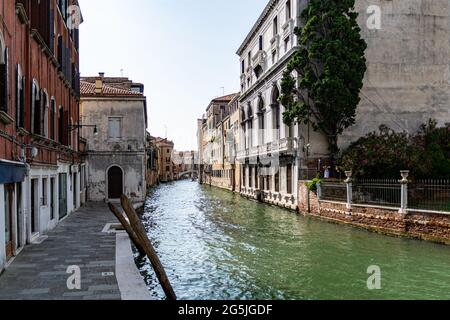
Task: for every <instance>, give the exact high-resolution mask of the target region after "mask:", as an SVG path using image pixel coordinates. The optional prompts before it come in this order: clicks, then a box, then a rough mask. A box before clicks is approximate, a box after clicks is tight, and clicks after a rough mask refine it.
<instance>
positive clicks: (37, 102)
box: [31, 80, 42, 135]
mask: <svg viewBox="0 0 450 320" xmlns="http://www.w3.org/2000/svg"><path fill="white" fill-rule="evenodd" d="M41 117H42V111H41V92H40V90H39V85H38V83H37V82H36V80H33V81H32V83H31V128H32V130H31V132H32V133H34V134H39V135H40V134H42V133H41V129H42V127H41V124H42V120H41Z"/></svg>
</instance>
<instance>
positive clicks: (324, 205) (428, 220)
mask: <svg viewBox="0 0 450 320" xmlns="http://www.w3.org/2000/svg"><path fill="white" fill-rule="evenodd" d="M307 183H308V181H300V182H299V188H298V190H299V195H298V199H299V204H298V207H299V211H300V213H301V214H303V215H305V216H312V217H316V218H319V219H322V220H326V221H330V222H335V223H342V224H347V225H352V226H355V227H360V228H364V229H367V230H369V231H372V232H378V233H382V234H387V235H393V236H404V237H409V238H415V239H420V240H426V241H433V242H438V243H443V244H448V245H450V216H448V215H444V214H430V213H425V212H420V211H418V212H411V213H408V214H401V213H399V208H389V207H376V206H360V205H358V206H355V205H354V206H353V207H352V208H351V209H347V204H346V203H343V202H334V201H319V200H318V198H317V195H316V194H315V193H314V192H310V191H309V190H308V187H307Z"/></svg>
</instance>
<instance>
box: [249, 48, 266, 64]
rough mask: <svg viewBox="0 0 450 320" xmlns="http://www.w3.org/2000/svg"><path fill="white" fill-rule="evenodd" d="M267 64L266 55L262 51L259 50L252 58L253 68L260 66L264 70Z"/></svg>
mask: <svg viewBox="0 0 450 320" xmlns="http://www.w3.org/2000/svg"><path fill="white" fill-rule="evenodd" d="M266 62H267V53H266V52H265V51H264V50H259V51H258V52H257V53H256V54H255V55H254V56H253V58H252V64H253V67H254V68H256V67H258V66H260V67H261V68H263V69H264V68H265V66H266Z"/></svg>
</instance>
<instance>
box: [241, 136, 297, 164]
mask: <svg viewBox="0 0 450 320" xmlns="http://www.w3.org/2000/svg"><path fill="white" fill-rule="evenodd" d="M295 151H296V144H295V139H294V138H284V139H281V140H278V141H276V142H269V143H265V144H262V145H259V146H256V147H252V148H249V149H246V150H240V151H238V153H237V160H238V161H241V160H245V159H249V158H255V157H258V156H268V155H272V154H283V155H289V154H294V153H295Z"/></svg>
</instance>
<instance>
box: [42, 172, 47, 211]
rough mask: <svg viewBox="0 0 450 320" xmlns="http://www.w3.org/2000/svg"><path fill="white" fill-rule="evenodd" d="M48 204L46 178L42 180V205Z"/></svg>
mask: <svg viewBox="0 0 450 320" xmlns="http://www.w3.org/2000/svg"><path fill="white" fill-rule="evenodd" d="M47 204H48V190H47V178H43V179H42V205H43V206H46V205H47Z"/></svg>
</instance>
